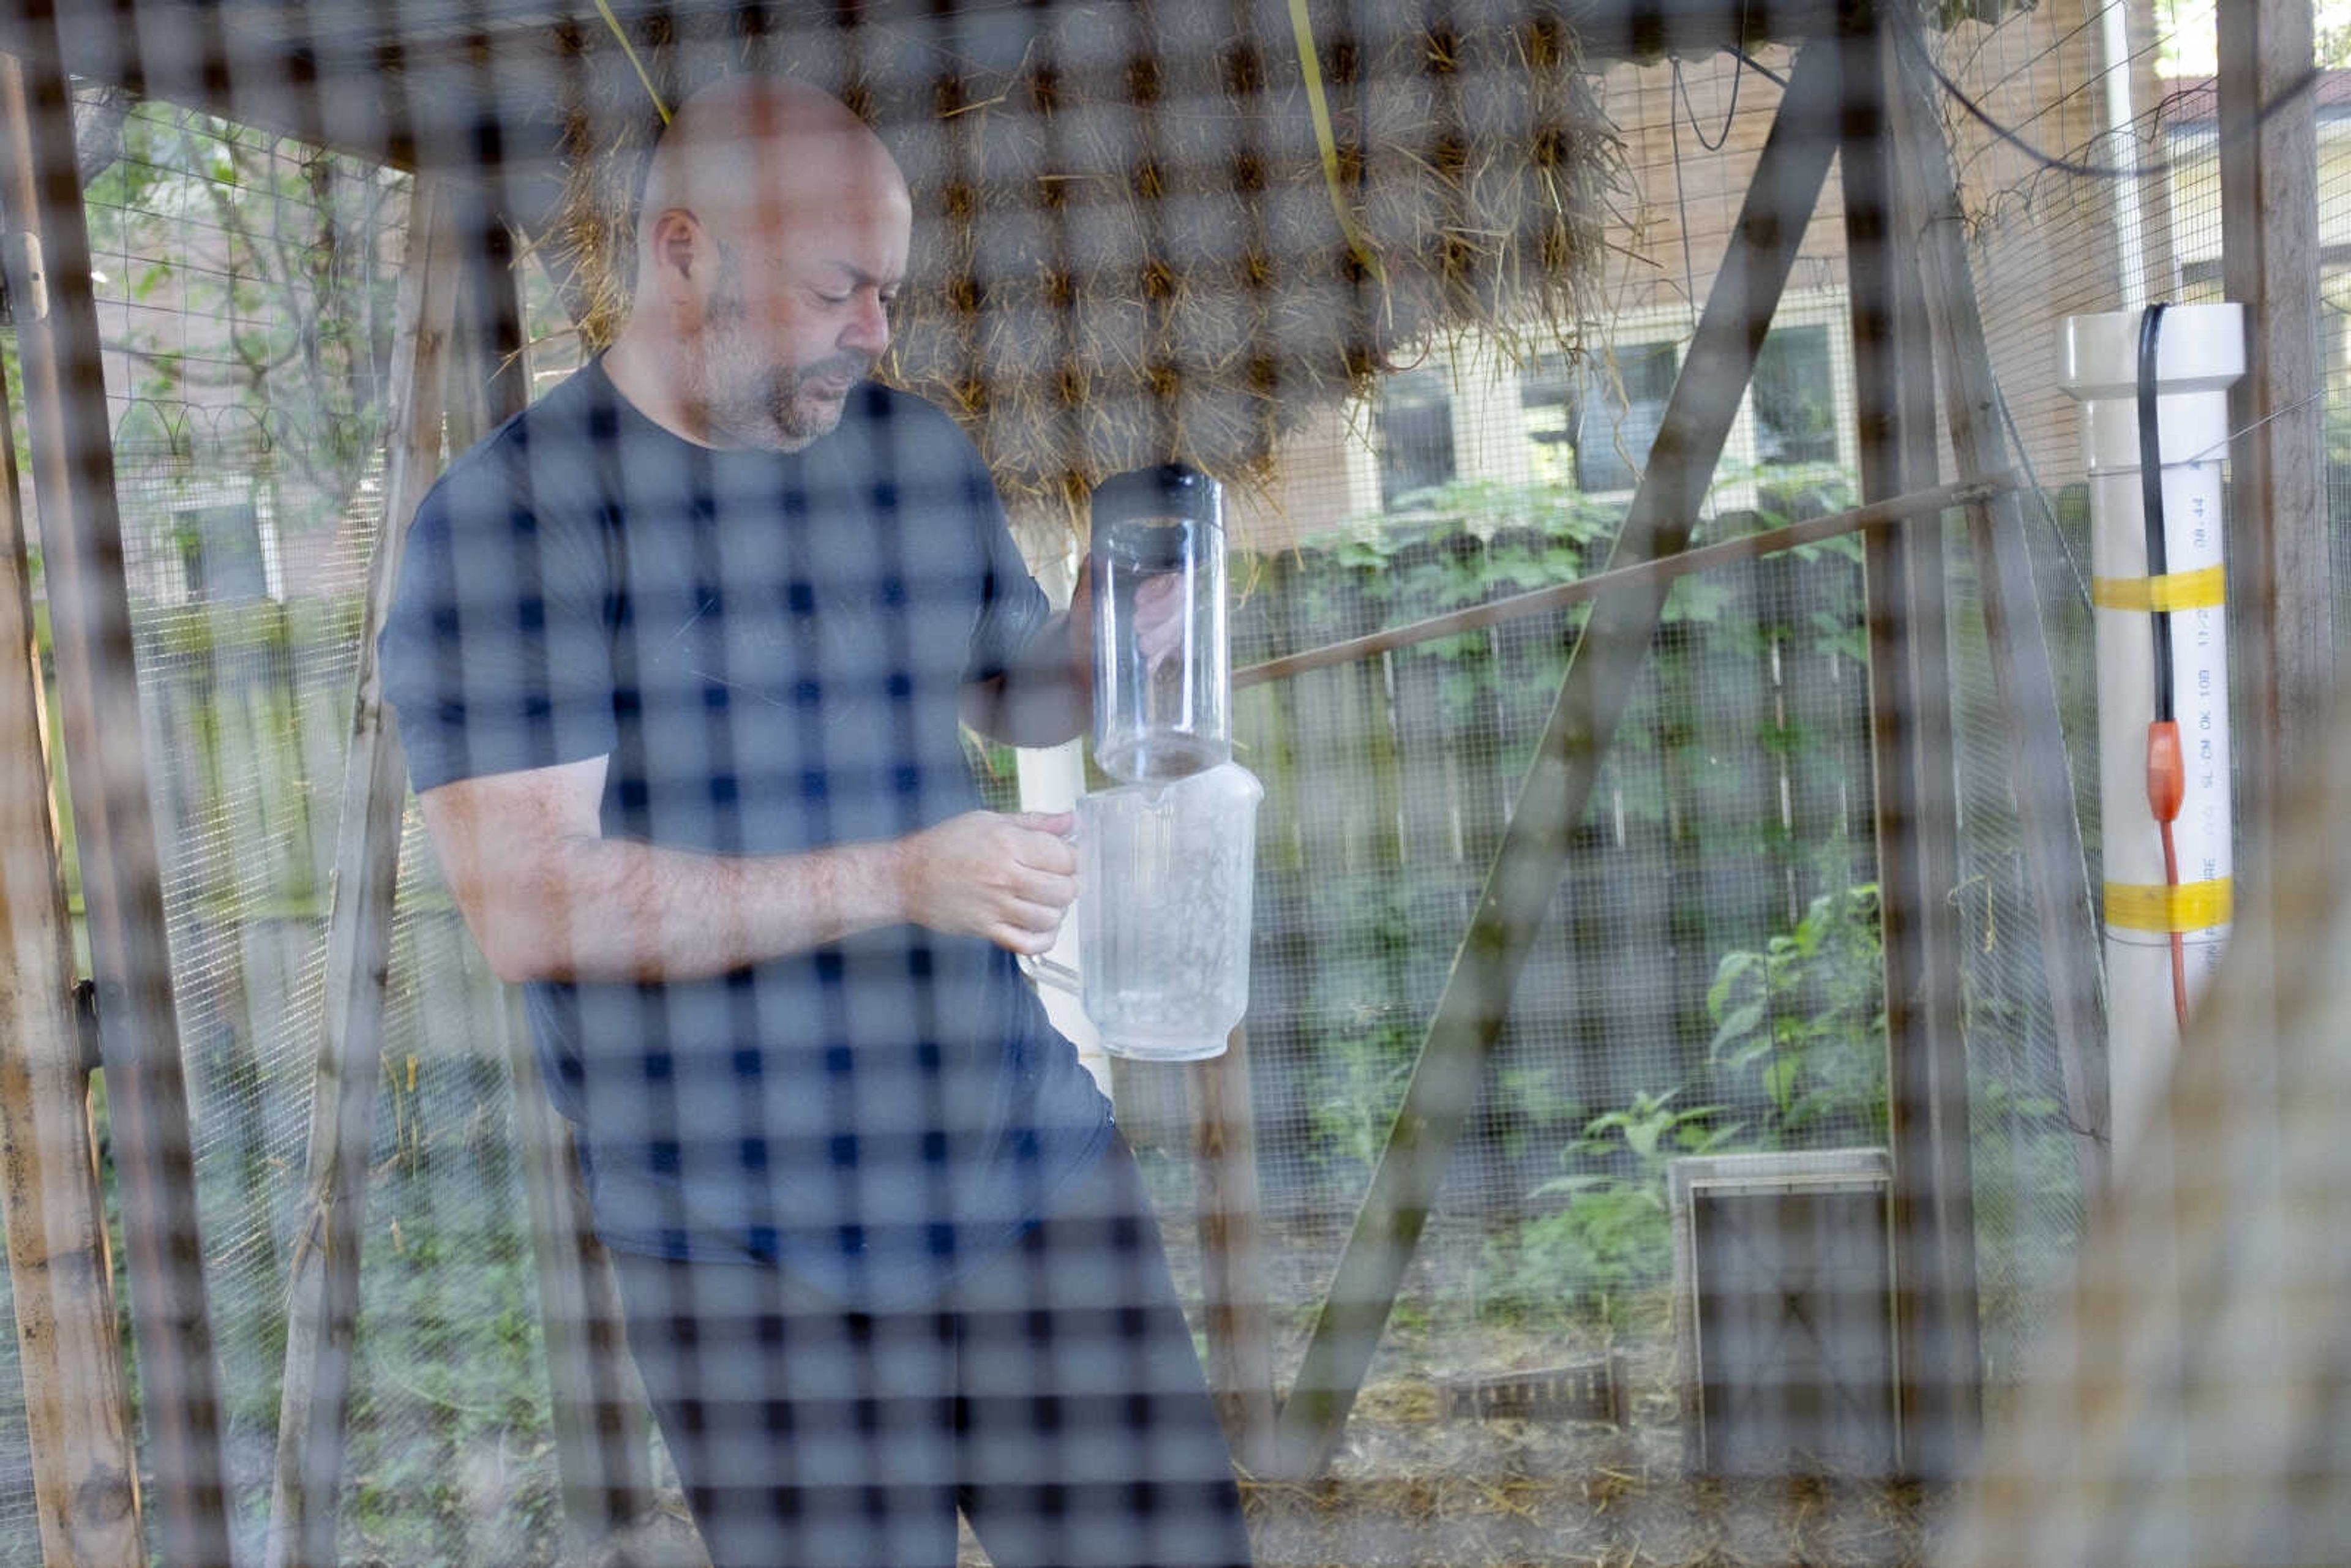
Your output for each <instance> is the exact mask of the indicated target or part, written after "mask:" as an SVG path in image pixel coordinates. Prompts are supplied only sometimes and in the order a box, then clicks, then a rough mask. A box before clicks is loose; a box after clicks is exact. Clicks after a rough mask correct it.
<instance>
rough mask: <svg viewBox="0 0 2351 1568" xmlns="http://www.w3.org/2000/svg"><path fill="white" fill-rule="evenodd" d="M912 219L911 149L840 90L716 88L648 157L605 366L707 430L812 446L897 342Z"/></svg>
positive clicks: (689, 425) (708, 437) (759, 81)
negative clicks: (880, 130) (893, 321)
mask: <svg viewBox="0 0 2351 1568" xmlns="http://www.w3.org/2000/svg"><path fill="white" fill-rule="evenodd" d="M911 225H912V207H911V204H910V203H909V201H908V199H907V195H906V183H905V180H904V176H902V175H901V174H900V173H899V172H898V166H897V164H896V163H895V162H893V161H892V160H891V157H890V154H889V152H888V150H887V149H885V148H884V147H883V145H882V141H881V139H880V138H879V137H877V136H875V135H874V134H873V132H872V131H871V130H870V129H868V128H867V127H866V125H865V124H864V122H863V121H862V120H859V119H858V118H857V117H856V116H855V115H853V114H852V113H851V112H850V111H849V110H848V108H847V106H845V105H844V104H842V103H841V100H840V99H836V98H834V97H832V96H831V94H830V93H826V92H823V91H820V90H819V89H816V88H813V87H810V86H809V85H808V84H807V83H805V82H795V81H789V80H786V79H783V78H775V77H755V76H745V77H730V78H725V79H723V80H721V81H719V82H717V83H716V84H714V85H712V86H710V87H707V88H705V89H702V90H701V91H700V92H698V93H695V95H694V96H693V97H692V98H690V99H686V100H685V102H684V103H683V104H682V105H680V106H679V108H678V111H677V115H676V117H675V119H674V120H673V121H672V122H671V124H670V126H669V128H668V130H667V131H665V132H664V134H663V136H662V140H661V142H660V144H659V146H657V147H656V148H655V149H654V151H653V159H652V162H650V164H649V165H648V166H647V168H646V171H645V189H644V198H643V202H642V204H640V207H639V212H638V217H637V288H636V298H635V300H634V302H633V304H632V307H631V310H630V316H629V321H628V324H627V326H625V327H624V328H623V329H622V334H621V338H620V340H618V341H617V342H616V343H615V345H614V351H613V354H612V355H611V356H608V359H607V362H606V363H607V369H608V370H609V371H611V372H612V374H613V376H614V379H615V382H616V383H617V384H620V385H621V386H622V390H623V391H624V392H629V393H631V394H632V396H636V397H638V398H640V400H641V401H643V402H648V403H650V404H652V405H653V407H651V408H649V412H655V413H656V417H660V416H661V415H660V410H662V409H670V410H672V411H673V412H674V418H672V419H668V420H665V421H664V423H672V424H673V425H674V427H675V428H678V429H680V430H681V432H682V433H684V434H687V435H689V436H691V437H692V438H693V439H695V440H699V441H705V442H707V443H709V444H714V445H752V446H765V447H770V448H775V449H778V450H785V451H789V450H793V449H795V448H797V447H799V446H803V445H806V444H808V443H809V442H810V441H812V440H814V439H815V438H816V437H817V436H819V435H821V434H824V433H825V432H826V431H829V430H831V428H832V427H833V425H834V423H837V422H838V421H839V419H840V417H841V402H842V400H843V399H844V398H845V397H846V396H847V395H848V389H849V388H850V387H851V386H852V385H853V384H854V383H855V382H857V381H859V380H861V379H862V377H864V376H865V375H866V374H867V373H868V372H869V371H872V368H873V365H874V363H875V362H876V361H879V360H880V358H881V357H882V353H883V350H884V349H885V348H887V347H888V345H889V340H890V329H889V320H888V316H887V314H886V312H887V308H888V306H889V303H890V301H891V299H892V298H894V297H895V295H896V293H897V289H898V284H899V280H900V279H901V278H902V277H904V274H905V270H906V248H907V244H908V235H909V230H910V227H911Z"/></svg>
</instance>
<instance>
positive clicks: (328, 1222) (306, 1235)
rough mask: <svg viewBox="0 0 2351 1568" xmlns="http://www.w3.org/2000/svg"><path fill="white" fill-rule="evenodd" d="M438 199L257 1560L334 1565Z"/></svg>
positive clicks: (366, 647) (398, 469)
mask: <svg viewBox="0 0 2351 1568" xmlns="http://www.w3.org/2000/svg"><path fill="white" fill-rule="evenodd" d="M446 208H447V203H446V201H445V199H444V197H443V195H442V193H441V191H440V187H439V184H438V183H437V182H436V181H434V180H433V179H431V178H429V177H427V178H422V179H419V180H418V181H417V183H416V189H415V193H414V195H413V198H412V203H411V206H410V214H411V216H410V228H409V233H408V261H407V265H406V267H405V268H404V269H403V271H402V277H401V288H400V306H399V310H400V314H399V326H398V328H397V329H396V330H397V332H398V338H397V342H396V347H395V350H394V355H395V358H394V361H393V370H392V417H393V424H392V432H391V435H390V463H389V468H390V473H389V475H388V476H387V482H386V486H385V498H384V517H383V530H382V533H381V535H380V536H379V537H378V538H377V540H376V548H375V556H374V559H373V560H371V562H370V563H369V569H368V590H367V608H366V612H365V618H364V620H363V621H362V622H361V628H360V645H359V689H358V694H357V696H356V698H355V700H354V702H353V704H352V710H351V735H350V747H349V749H348V752H347V760H346V762H345V764H344V768H343V796H342V810H341V814H340V817H339V818H338V819H337V824H338V825H337V829H336V844H335V878H334V893H333V904H332V907H331V911H330V913H329V918H328V927H327V1016H326V1028H325V1032H324V1034H323V1036H322V1037H321V1039H320V1040H319V1068H318V1075H317V1080H316V1084H317V1087H316V1090H315V1096H314V1098H313V1100H312V1103H311V1116H310V1144H309V1168H308V1176H306V1178H305V1182H304V1191H305V1193H306V1195H307V1197H306V1214H305V1218H304V1221H303V1226H302V1229H301V1232H300V1233H299V1235H298V1237H297V1239H296V1241H295V1250H294V1262H293V1266H292V1269H291V1270H289V1272H290V1274H291V1284H290V1287H289V1293H288V1304H287V1319H286V1378H285V1383H284V1387H283V1394H282V1397H281V1401H280V1404H279V1408H278V1423H277V1486H276V1490H275V1492H274V1494H273V1496H272V1498H271V1504H270V1520H269V1541H268V1548H267V1552H266V1558H265V1561H266V1563H267V1564H268V1568H333V1564H334V1563H335V1562H336V1539H335V1537H336V1498H337V1495H338V1492H339V1490H340V1485H341V1480H342V1468H343V1446H344V1429H343V1428H344V1420H345V1417H346V1415H347V1414H348V1411H349V1407H350V1383H351V1350H352V1338H353V1334H354V1333H355V1332H356V1329H357V1326H358V1322H359V1304H360V1237H361V1222H362V1220H363V1218H364V1215H365V1208H366V1203H367V1181H368V1153H369V1150H370V1148H371V1146H372V1144H373V1141H374V1137H375V1095H376V1075H377V1073H378V1071H380V1069H381V1063H382V1057H383V1022H384V990H385V981H386V971H387V968H388V967H389V965H390V961H391V949H392V897H393V894H394V892H395V891H396V888H397V883H398V876H399V869H400V831H401V814H402V806H403V804H404V801H405V799H406V791H407V769H406V766H405V764H404V763H403V761H402V757H401V752H400V742H399V739H398V737H397V736H396V735H395V734H394V732H393V730H392V727H391V726H390V725H389V724H388V723H387V722H386V721H385V715H384V708H383V696H382V687H381V677H380V675H379V673H378V671H377V669H376V649H375V638H376V632H377V631H378V630H379V629H380V628H381V626H382V625H383V622H384V618H385V616H386V615H387V614H388V613H389V612H390V611H391V607H392V593H393V591H394V589H395V588H396V587H397V586H398V583H399V580H400V558H401V548H402V543H403V542H404V539H405V537H406V534H407V529H408V524H409V520H410V519H411V518H412V517H413V516H414V515H415V511H416V504H417V502H418V500H419V499H420V498H422V497H423V493H424V491H425V489H426V488H427V487H428V486H430V485H431V484H432V481H433V478H434V475H436V474H437V473H439V471H440V467H441V413H442V404H443V393H444V383H445V380H446V362H447V361H446V357H445V354H446V348H447V343H448V338H449V331H450V324H451V321H452V319H453V317H454V314H455V308H456V294H457V288H456V284H457V252H456V246H455V243H454V239H453V236H452V235H451V233H450V229H451V226H452V225H450V223H449V222H448V214H447V211H446Z"/></svg>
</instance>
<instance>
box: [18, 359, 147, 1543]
mask: <svg viewBox="0 0 2351 1568" xmlns="http://www.w3.org/2000/svg"><path fill="white" fill-rule="evenodd" d="M11 428H12V423H11V420H10V414H9V408H8V395H7V387H6V385H5V382H0V1041H5V1045H4V1046H0V1226H5V1229H6V1231H7V1237H8V1286H9V1291H10V1293H11V1295H12V1297H13V1298H14V1300H15V1302H16V1345H17V1353H18V1354H17V1367H18V1370H19V1372H20V1373H21V1374H22V1377H23V1381H24V1386H25V1426H26V1436H27V1437H29V1439H30V1441H31V1446H32V1450H33V1497H34V1500H35V1503H36V1506H37V1508H38V1509H39V1511H40V1531H41V1556H42V1560H43V1561H44V1562H47V1563H74V1564H77V1565H78V1568H145V1564H146V1562H147V1552H146V1547H145V1545H144V1543H143V1542H141V1537H140V1528H139V1460H138V1456H137V1454H136V1453H135V1452H134V1451H133V1449H132V1448H131V1409H130V1401H129V1399H128V1398H127V1397H126V1395H125V1390H124V1385H123V1381H122V1347H121V1346H120V1343H117V1340H116V1337H115V1328H114V1270H113V1264H112V1260H111V1259H110V1258H109V1257H108V1255H107V1239H106V1213H105V1206H104V1203H103V1201H102V1199H101V1198H100V1196H99V1185H98V1145H97V1139H96V1138H95V1137H94V1136H93V1135H92V1134H91V1131H90V1103H89V1069H88V1067H87V1065H86V1064H85V1063H84V1061H83V1059H82V1042H81V1035H80V1030H79V1027H78V1019H76V1018H75V1016H74V999H73V990H74V985H73V982H74V973H73V930H72V926H71V925H70V924H69V921H68V915H67V913H66V885H65V875H64V872H63V870H62V868H61V866H60V864H59V861H58V855H57V821H56V818H55V816H54V814H53V812H52V810H51V805H50V797H49V769H48V755H49V745H48V728H47V723H46V721H45V719H44V717H43V715H42V711H41V710H42V702H41V670H40V664H39V661H38V660H37V657H36V656H35V652H34V647H33V590H32V577H31V573H30V571H29V570H27V566H26V551H25V533H24V528H23V526H22V524H21V522H20V520H19V517H20V514H19V513H18V511H17V509H16V455H15V450H14V447H13V445H12V444H10V442H9V438H8V432H9V430H10V429H11Z"/></svg>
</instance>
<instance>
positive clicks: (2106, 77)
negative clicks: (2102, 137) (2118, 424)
mask: <svg viewBox="0 0 2351 1568" xmlns="http://www.w3.org/2000/svg"><path fill="white" fill-rule="evenodd" d="M2098 67H2099V75H2100V78H2101V85H2102V87H2103V89H2104V90H2103V91H2101V92H2100V94H2099V95H2098V96H2099V98H2100V99H2101V100H2102V101H2103V102H2104V104H2105V121H2106V161H2107V162H2110V163H2112V164H2113V165H2114V166H2115V167H2116V168H2117V169H2127V168H2129V167H2130V166H2131V165H2132V164H2134V163H2136V162H2138V149H2137V148H2136V147H2135V146H2133V145H2132V143H2131V120H2132V119H2133V118H2134V116H2133V114H2132V110H2131V48H2130V27H2129V25H2128V22H2127V20H2126V16H2125V13H2124V10H2123V0H2107V5H2106V8H2105V10H2104V11H2101V12H2100V13H2098ZM2109 188H2110V189H2111V190H2112V191H2113V193H2114V198H2115V234H2116V236H2117V237H2118V238H2119V240H2120V241H2121V248H2122V274H2123V304H2124V305H2126V307H2128V308H2129V309H2130V310H2131V312H2133V313H2134V314H2136V313H2137V310H2138V308H2139V307H2141V306H2142V305H2145V304H2146V303H2147V229H2146V226H2145V225H2146V218H2145V215H2144V214H2143V212H2142V210H2141V207H2140V204H2139V197H2138V182H2137V180H2116V181H2113V182H2111V183H2110V186H2109Z"/></svg>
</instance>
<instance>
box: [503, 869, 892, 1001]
mask: <svg viewBox="0 0 2351 1568" xmlns="http://www.w3.org/2000/svg"><path fill="white" fill-rule="evenodd" d="M898 854H899V850H898V847H897V846H896V845H895V844H891V843H863V844H841V845H836V846H833V847H831V848H828V849H822V850H815V851H810V852H807V853H805V854H793V855H746V856H733V855H710V854H698V853H695V852H688V851H682V850H673V849H662V848H656V847H654V846H653V845H650V844H642V843H635V842H631V841H626V840H614V839H586V838H575V839H566V840H564V841H562V844H561V847H560V849H559V851H558V852H556V853H554V854H551V855H548V856H546V857H544V858H543V859H542V860H541V861H540V862H538V866H537V868H536V872H535V874H534V875H532V876H531V877H530V878H529V880H528V883H526V884H524V885H523V886H522V887H520V888H518V889H517V894H518V896H519V898H520V899H522V900H525V901H527V906H525V907H520V908H510V909H509V910H507V911H504V912H501V917H500V918H498V919H497V920H496V921H495V922H494V923H493V926H492V928H493V929H495V930H498V931H501V932H503V933H506V934H507V936H506V939H505V940H504V941H503V942H502V943H498V944H496V945H495V946H494V944H493V943H491V942H489V941H485V942H484V947H485V949H486V951H487V956H489V958H490V960H491V964H492V967H494V968H496V970H497V971H498V972H499V974H500V975H501V976H502V977H505V978H507V979H514V980H520V979H538V980H579V981H590V982H593V981H615V982H619V981H643V982H652V981H661V980H693V979H700V978H704V977H708V976H712V975H720V974H725V973H726V972H727V971H729V970H731V969H739V968H742V967H746V966H747V965H751V964H756V963H758V962H760V961H762V960H764V959H768V958H775V957H779V956H784V955H787V954H790V953H798V952H805V951H807V950H808V949H810V948H812V947H818V946H823V945H824V944H826V943H828V942H836V941H839V940H840V939H841V938H842V937H844V936H853V935H855V934H856V933H857V932H860V931H866V930H871V929H872V928H874V927H876V926H881V925H895V924H897V923H898V922H900V921H901V920H903V919H904V918H905V914H904V895H903V891H902V885H901V877H900V874H899V866H898Z"/></svg>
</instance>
